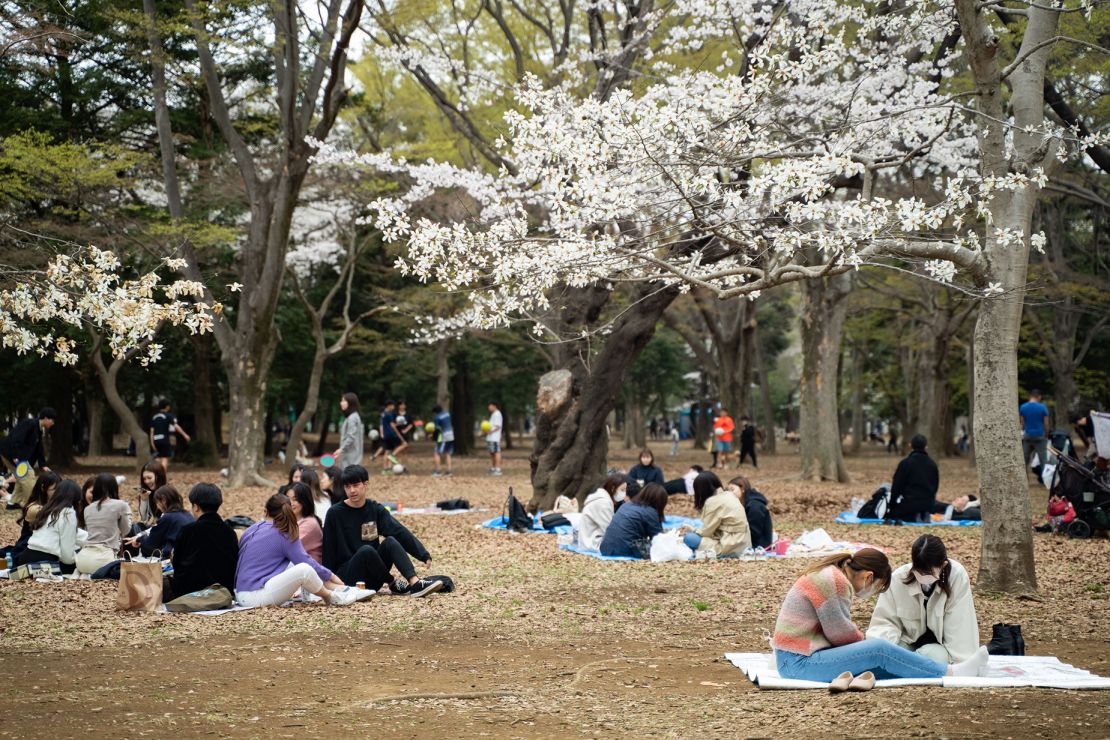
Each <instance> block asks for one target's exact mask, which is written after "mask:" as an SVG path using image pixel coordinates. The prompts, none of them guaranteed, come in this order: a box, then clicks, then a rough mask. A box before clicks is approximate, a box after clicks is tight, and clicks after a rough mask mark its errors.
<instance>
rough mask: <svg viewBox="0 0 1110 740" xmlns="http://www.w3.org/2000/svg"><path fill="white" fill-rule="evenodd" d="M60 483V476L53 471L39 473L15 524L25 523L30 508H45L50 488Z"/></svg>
mask: <svg viewBox="0 0 1110 740" xmlns="http://www.w3.org/2000/svg"><path fill="white" fill-rule="evenodd" d="M61 482H62V476H60V475H58V474H57V473H55V472H54V471H53V470H51V471H49V472H44V473H39V477H38V478H36V479H35V487H34V488H32V489H31V495H30V496H28V497H27V501H26V503H24V504H23V509H22V511H20V512H19V519H17V520H16V522H15V523H16V524H23V522H25V521H27V510H28V509H29V508H31V507H32V506H36V505H37V506H46V502H47V501H49V500H50V493H49V491H50V486H56V485H58V484H59V483H61Z"/></svg>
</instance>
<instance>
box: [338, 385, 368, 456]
mask: <svg viewBox="0 0 1110 740" xmlns="http://www.w3.org/2000/svg"><path fill="white" fill-rule="evenodd" d="M339 408H340V409H342V410H343V414H344V415H345V416H346V418H345V419H343V426H342V427H340V431H339V449H338V450H336V451H335V453H334V457H335V459H336V464H337V465H339V466H340V467H346V466H348V465H362V438H363V436H364V435H363V429H362V417H361V416H359V414H358V396H356V395H355V394H354V393H344V394H343V398H341V399H340V400H339Z"/></svg>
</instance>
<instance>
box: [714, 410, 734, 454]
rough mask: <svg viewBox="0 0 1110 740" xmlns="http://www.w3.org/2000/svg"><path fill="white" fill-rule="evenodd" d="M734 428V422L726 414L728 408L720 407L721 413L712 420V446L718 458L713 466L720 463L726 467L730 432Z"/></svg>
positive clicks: (729, 446)
mask: <svg viewBox="0 0 1110 740" xmlns="http://www.w3.org/2000/svg"><path fill="white" fill-rule="evenodd" d="M734 429H736V422H734V421H733V420H732V417H731V416H729V415H728V409H726V408H724V407H723V406H722V407H721V413H719V414H717V418H716V419H714V420H713V437H714V442H713V448H714V449H715V450H716V451H717V455H718V459H717V460H716V461H715V462H714V463H713V467H717V466H718V465H720V466H721V467H722V468H727V467H728V461H729V456H730V455H731V454H732V432H733V430H734Z"/></svg>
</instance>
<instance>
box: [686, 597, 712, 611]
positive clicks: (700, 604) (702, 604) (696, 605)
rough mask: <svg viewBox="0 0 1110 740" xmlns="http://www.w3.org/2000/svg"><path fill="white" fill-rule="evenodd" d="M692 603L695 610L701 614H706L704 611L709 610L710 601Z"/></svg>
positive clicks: (695, 600) (694, 601)
mask: <svg viewBox="0 0 1110 740" xmlns="http://www.w3.org/2000/svg"><path fill="white" fill-rule="evenodd" d="M690 603H691V604H693V605H694V608H695V609H697V610H698V611H699V612H704V611H708V610H709V602H708V601H698V600H697V599H694V600H693V601H692V602H690Z"/></svg>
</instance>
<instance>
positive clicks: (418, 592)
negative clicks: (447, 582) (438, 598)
mask: <svg viewBox="0 0 1110 740" xmlns="http://www.w3.org/2000/svg"><path fill="white" fill-rule="evenodd" d="M441 588H443V581H432V580H429V579H427V578H421V579H420V580H419V581H417V582H416V583H413V584H411V585H410V586H409V590H408V595H409V596H427V595H428V594H434V593H435V592H436V591H439V590H440V589H441Z"/></svg>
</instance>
